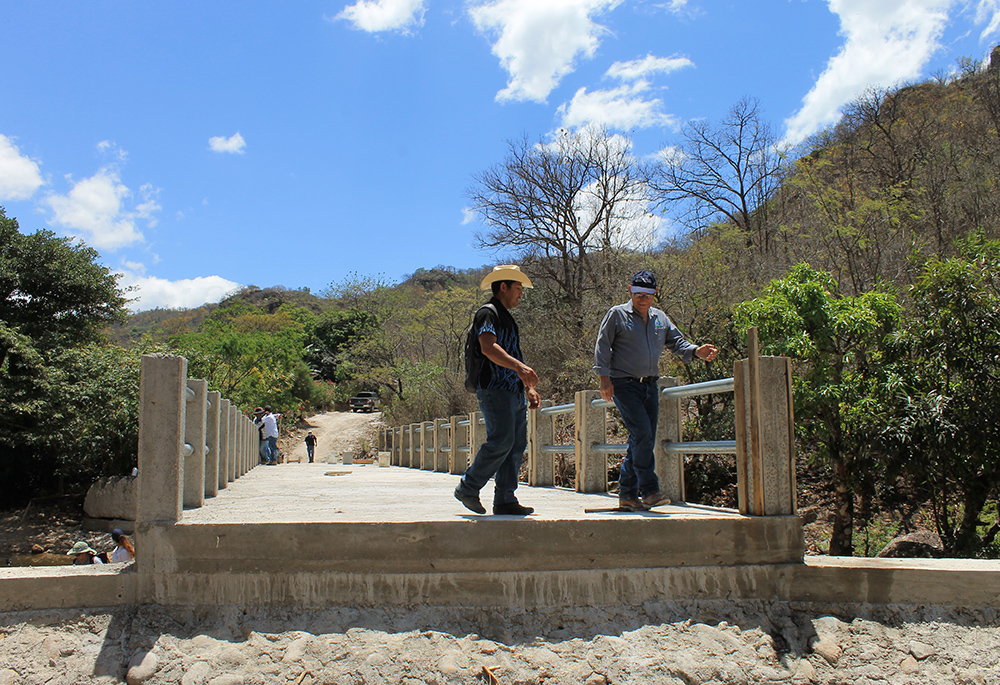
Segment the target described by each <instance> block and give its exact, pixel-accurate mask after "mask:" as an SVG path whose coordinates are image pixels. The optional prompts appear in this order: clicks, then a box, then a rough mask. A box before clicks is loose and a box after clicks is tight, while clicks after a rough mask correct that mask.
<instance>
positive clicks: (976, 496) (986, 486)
mask: <svg viewBox="0 0 1000 685" xmlns="http://www.w3.org/2000/svg"><path fill="white" fill-rule="evenodd" d="M973 482H974V483H975V484H974V485H973V484H972V483H970V484H968V485H967V486H966V491H965V501H964V502H963V507H962V508H963V512H962V522H961V523H960V524H959V526H958V532H957V533H956V534H955V545H954V547H953V548H952V549H951V550H950V553H951V554H950V556H955V557H972V556H975V554H976V552H978V551H979V548H980V545H981V544H982V543H981V541H980V539H979V532H978V529H979V515H980V514H981V513H982V512H983V507H984V506H986V499H987V497H988V496H989V492H990V490H991V487H990V486H991V485H992V483H991V482H990V481H989V480H988V479H986V478H984V477H982V476H981V477H979V478H976V479H974V481H973Z"/></svg>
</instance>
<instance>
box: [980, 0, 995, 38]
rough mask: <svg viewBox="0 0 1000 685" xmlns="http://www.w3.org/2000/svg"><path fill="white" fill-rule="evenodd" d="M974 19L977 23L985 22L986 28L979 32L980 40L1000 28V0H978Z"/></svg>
mask: <svg viewBox="0 0 1000 685" xmlns="http://www.w3.org/2000/svg"><path fill="white" fill-rule="evenodd" d="M975 21H976V23H977V24H986V28H984V29H983V30H982V33H980V34H979V40H980V41H984V40H986V39H987V38H988V37H989V36H992V35H993V34H994V33H996V32H997V31H998V30H1000V0H979V3H978V4H977V5H976V18H975Z"/></svg>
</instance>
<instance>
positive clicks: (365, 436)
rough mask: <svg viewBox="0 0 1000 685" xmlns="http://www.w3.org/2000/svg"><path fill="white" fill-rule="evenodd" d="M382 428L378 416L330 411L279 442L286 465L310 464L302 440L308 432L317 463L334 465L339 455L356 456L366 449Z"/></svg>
mask: <svg viewBox="0 0 1000 685" xmlns="http://www.w3.org/2000/svg"><path fill="white" fill-rule="evenodd" d="M381 424H382V413H381V412H374V413H372V414H356V413H354V412H344V411H331V412H326V413H324V414H314V415H313V416H310V417H309V418H308V419H306V420H305V421H303V422H301V423H300V424H299V425H298V426H296V427H295V428H294V429H293V430H291V431H290V432H289V435H288V437H286V438H283V439H282V441H281V442H282V451H283V452H284V453H285V461H303V462H305V461H309V457H308V456H307V453H306V443H305V437H306V433H307V432H308V431H312V432H313V435H315V436H316V461H320V462H327V463H330V464H336V463H337V460H338V459H339V457H340V456H341V454H342V453H344V452H359V451H361V450H363V448H364V447H365V445H368V446H370V445H372V443H373V441H374V437H375V435H376V429H377V428H378V427H379V426H381ZM375 447H376V448H377V447H378V445H377V444H376V445H375Z"/></svg>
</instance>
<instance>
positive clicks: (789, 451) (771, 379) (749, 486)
mask: <svg viewBox="0 0 1000 685" xmlns="http://www.w3.org/2000/svg"><path fill="white" fill-rule="evenodd" d="M758 360H759V362H758V364H757V365H756V366H757V369H758V374H759V376H760V378H759V381H758V383H757V384H756V385H757V388H759V390H758V392H757V393H756V394H758V395H759V397H760V404H759V406H758V405H757V403H756V402H755V401H754V393H751V378H750V375H751V365H750V360H749V359H743V360H740V361H738V362H736V363H735V365H734V368H733V379H734V381H735V385H736V387H735V391H736V474H737V478H738V485H737V491H738V496H739V507H740V513H742V514H747V515H755V516H785V515H795V514H796V513H797V511H798V503H797V500H796V491H795V416H794V408H793V404H792V365H791V360H790V359H788V358H787V357H758ZM756 426H759V427H760V428H759V435H757V436H756V439H757V442H758V443H759V451H760V455H759V457H757V458H754V454H753V449H752V442H753V441H754V433H755V432H756V430H757V429H756V428H755V427H756Z"/></svg>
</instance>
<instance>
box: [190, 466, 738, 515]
mask: <svg viewBox="0 0 1000 685" xmlns="http://www.w3.org/2000/svg"><path fill="white" fill-rule="evenodd" d="M458 479H459V476H455V475H451V474H446V473H437V472H433V471H423V470H420V469H412V468H405V467H399V466H389V467H379V466H378V465H377V464H348V465H343V464H327V463H319V462H316V463H312V464H310V463H301V464H299V463H290V464H280V465H278V466H271V467H264V466H259V467H257V468H254V469H253V470H251V471H250V472H249V473H247V474H245V475H244V476H243V477H241V478H239V479H238V480H236V481H234V482H232V483H230V484H229V486H228V488H226V489H225V490H221V491H220V492H219V494H218V496H217V497H214V498H209V499H206V500H205V506H203V507H201V508H199V509H185V510H184V515H183V519H182V521H181V523H182V524H202V523H407V522H431V521H434V522H445V521H450V522H455V521H462V520H470V521H475V520H483V519H485V518H489V519H493V520H506V521H512V522H513V521H572V520H580V521H597V520H602V519H613V520H621V519H626V518H628V519H633V520H635V519H666V518H670V519H674V520H684V519H705V518H708V519H743V518H746V517H742V516H741V515H740V514H739V512H737V511H736V510H735V509H719V508H716V507H707V506H701V505H697V504H689V503H686V502H680V503H678V504H671V505H668V506H662V507H657V508H656V509H655V510H654V511H648V512H635V513H618V512H615V513H603V514H599V513H589V514H588V513H584V509H590V508H606V507H614V506H615V505H616V504H617V503H618V499H617V497H616V496H615V495H614V494H587V493H579V492H574V491H572V490H568V489H565V488H552V487H547V488H537V487H531V486H529V485H525V484H523V483H522V484H521V485H520V486H519V487H518V490H517V493H518V497H519V499H520V500H521V503H522V504H525V505H527V506H531V507H534V508H535V513H534V514H532V515H531V516H528V517H519V516H499V517H494V516H492V514H490V513H489V512H490V510H491V509H490V505H491V502H492V497H493V483H492V481H491V482H490V483H488V484H487V486H486V487H485V488H484V489H483V492H482V493H481V499H482V502H483V506H485V507H486V509H487V512H488V513H487V515H486V516H480V515H478V514H475V513H473V512H471V511H469V510H468V509H466V508H465V507H464V506H462V503H461V502H459V501H458V500H456V499H455V498H454V496H453V495H452V491H453V490H454V489H455V486H456V485H457V484H458Z"/></svg>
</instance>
